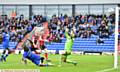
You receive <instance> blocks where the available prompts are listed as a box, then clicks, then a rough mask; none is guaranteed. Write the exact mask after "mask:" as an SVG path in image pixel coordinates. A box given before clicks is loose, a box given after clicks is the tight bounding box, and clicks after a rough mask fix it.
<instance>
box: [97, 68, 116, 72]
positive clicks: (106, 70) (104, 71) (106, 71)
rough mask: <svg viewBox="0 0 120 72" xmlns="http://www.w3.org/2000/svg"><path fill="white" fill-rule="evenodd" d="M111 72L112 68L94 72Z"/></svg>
mask: <svg viewBox="0 0 120 72" xmlns="http://www.w3.org/2000/svg"><path fill="white" fill-rule="evenodd" d="M111 70H114V68H109V69H104V70H101V71H96V72H108V71H111Z"/></svg>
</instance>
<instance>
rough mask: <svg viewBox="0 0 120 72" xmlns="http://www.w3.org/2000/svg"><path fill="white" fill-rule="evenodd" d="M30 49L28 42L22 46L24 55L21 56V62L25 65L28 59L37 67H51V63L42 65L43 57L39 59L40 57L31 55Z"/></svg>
mask: <svg viewBox="0 0 120 72" xmlns="http://www.w3.org/2000/svg"><path fill="white" fill-rule="evenodd" d="M30 47H31V42H30V40H27V41H26V42H25V44H24V46H23V49H24V54H23V59H22V60H23V61H24V62H25V63H26V62H27V59H28V60H30V61H32V62H33V63H34V64H36V65H38V66H51V65H53V64H51V63H48V64H44V57H40V55H38V54H35V53H32V51H31V49H30Z"/></svg>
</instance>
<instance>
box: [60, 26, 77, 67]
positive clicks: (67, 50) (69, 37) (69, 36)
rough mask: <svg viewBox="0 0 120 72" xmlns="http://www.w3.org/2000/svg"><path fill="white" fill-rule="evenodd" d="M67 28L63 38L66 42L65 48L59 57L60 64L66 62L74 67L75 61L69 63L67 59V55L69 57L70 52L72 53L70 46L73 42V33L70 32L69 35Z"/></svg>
mask: <svg viewBox="0 0 120 72" xmlns="http://www.w3.org/2000/svg"><path fill="white" fill-rule="evenodd" d="M68 31H69V30H68V28H67V29H66V31H65V36H66V39H67V40H66V42H65V48H64V53H62V56H61V63H62V62H66V63H71V64H74V65H76V64H77V63H76V62H75V61H70V60H68V59H67V57H68V55H71V51H72V46H73V42H74V32H73V30H72V31H71V33H70V34H69V33H68Z"/></svg>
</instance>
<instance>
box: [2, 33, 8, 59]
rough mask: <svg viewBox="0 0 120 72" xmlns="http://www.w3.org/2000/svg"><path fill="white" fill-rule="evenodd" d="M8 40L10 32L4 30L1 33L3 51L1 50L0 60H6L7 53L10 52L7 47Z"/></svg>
mask: <svg viewBox="0 0 120 72" xmlns="http://www.w3.org/2000/svg"><path fill="white" fill-rule="evenodd" d="M9 42H10V34H9V33H8V32H7V31H6V32H4V33H3V42H2V44H3V48H4V50H3V52H2V55H1V58H0V60H1V61H6V58H7V57H8V54H9V52H10V49H9Z"/></svg>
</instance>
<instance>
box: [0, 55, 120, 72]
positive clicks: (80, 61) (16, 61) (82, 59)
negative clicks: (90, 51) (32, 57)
mask: <svg viewBox="0 0 120 72" xmlns="http://www.w3.org/2000/svg"><path fill="white" fill-rule="evenodd" d="M21 58H22V55H21V54H19V55H15V54H11V55H9V57H8V58H7V62H3V63H2V62H0V69H39V70H40V72H102V71H103V70H105V69H111V68H113V56H112V55H71V56H69V57H68V58H69V59H70V60H74V61H77V65H76V66H74V65H72V64H68V63H63V64H62V66H61V67H59V66H58V65H59V63H60V55H49V59H50V60H51V61H52V63H53V64H55V65H54V66H51V67H38V66H36V65H34V64H33V63H32V62H30V61H28V63H27V64H26V65H25V64H24V63H23V62H22V61H21ZM119 63H120V56H119ZM119 65H120V64H119ZM103 72H120V66H119V68H118V69H113V70H110V71H103Z"/></svg>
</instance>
